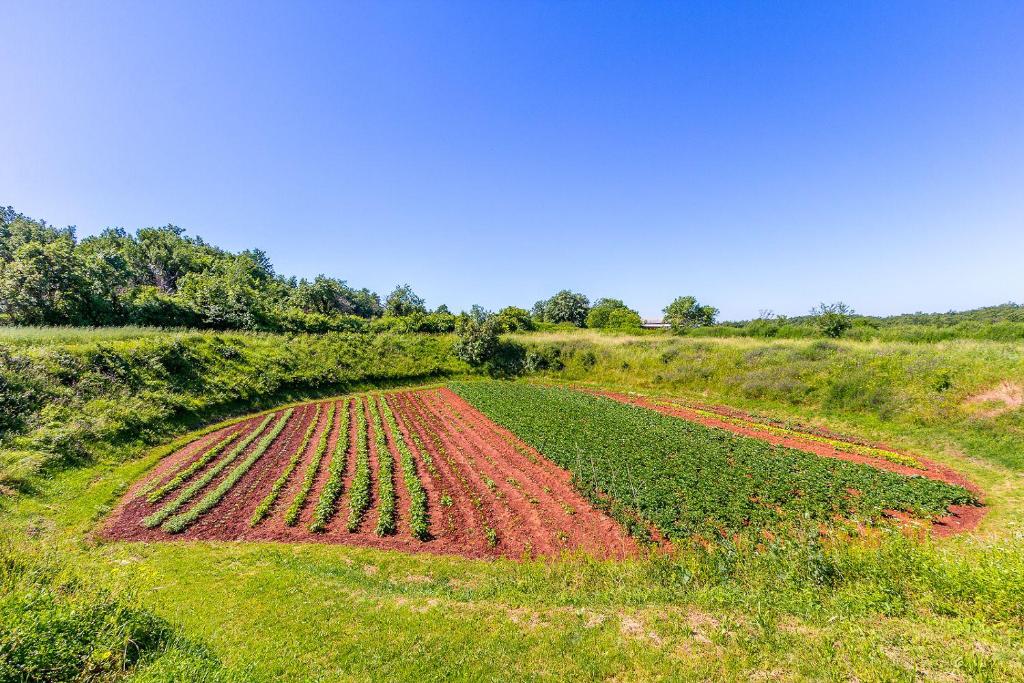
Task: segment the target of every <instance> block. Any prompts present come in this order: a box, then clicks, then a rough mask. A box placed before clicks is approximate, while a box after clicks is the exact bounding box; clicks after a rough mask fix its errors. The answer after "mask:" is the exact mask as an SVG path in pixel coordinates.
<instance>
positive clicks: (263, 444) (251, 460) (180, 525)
mask: <svg viewBox="0 0 1024 683" xmlns="http://www.w3.org/2000/svg"><path fill="white" fill-rule="evenodd" d="M292 412H293V409H291V408H289V409H288V410H286V411H285V412H284V415H282V416H281V418H280V419H279V420H278V421H277V423H276V424H275V425H274V427H273V428H272V429H271V430H270V432H268V433H267V434H266V436H264V437H263V438H262V439H260V441H259V443H257V444H256V448H254V449H253V451H252V453H250V454H249V455H248V456H247V457H246V458H245V460H243V461H242V462H240V463H239V464H238V465H236V466H235V469H233V470H231V471H230V472H229V473H228V475H227V476H226V477H224V479H222V480H221V482H220V483H219V484H217V486H216V488H214V489H213V490H212V491H209V492H208V493H207V494H206V495H204V496H203V497H202V498H200V499H199V502H198V503H196V504H195V505H194V506H192V507H191V508H189V509H188V510H186V511H185V512H180V513H178V514H176V515H174V516H173V517H171V518H170V519H168V520H167V521H166V522H164V523H163V527H162V528H163V530H164V531H169V532H171V533H172V534H177V533H181V532H182V531H184V530H185V529H187V528H188V527H190V526H192V524H194V523H195V521H196V520H198V519H199V518H200V517H201V516H202V515H204V514H206V513H207V512H209V511H210V510H212V509H213V508H214V507H216V506H217V503H219V502H220V501H221V499H222V498H224V496H226V495H227V494H228V491H230V490H231V489H232V488H234V486H235V484H237V483H238V481H239V480H240V479H241V478H242V477H244V476H245V473H246V472H248V471H249V470H250V469H252V466H253V465H255V464H256V461H257V460H259V459H260V458H262V457H263V454H264V453H265V452H266V451H267V449H268V448H270V446H271V444H273V443H274V441H275V440H276V439H277V437H278V436H279V435H280V434H281V431H282V430H283V429H284V427H285V425H286V424H287V423H288V420H289V419H290V418H291V416H292Z"/></svg>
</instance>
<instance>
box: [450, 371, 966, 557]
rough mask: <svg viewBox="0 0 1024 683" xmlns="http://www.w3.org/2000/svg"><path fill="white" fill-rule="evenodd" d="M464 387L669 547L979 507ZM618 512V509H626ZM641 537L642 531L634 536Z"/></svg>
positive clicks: (614, 415) (599, 408) (693, 430)
mask: <svg viewBox="0 0 1024 683" xmlns="http://www.w3.org/2000/svg"><path fill="white" fill-rule="evenodd" d="M452 388H453V389H454V390H455V391H456V392H458V393H459V394H460V395H462V396H463V397H464V398H465V399H466V400H468V401H469V402H470V403H471V404H473V405H474V406H475V407H476V408H478V409H479V410H481V411H482V412H483V413H485V414H486V415H488V416H489V417H490V418H491V419H492V420H494V421H495V422H497V423H499V424H501V425H503V426H505V427H506V428H508V429H510V430H511V431H512V432H514V433H515V434H517V435H518V436H519V437H521V438H522V439H523V440H524V441H526V442H527V443H529V444H530V445H532V446H534V447H535V448H537V449H538V450H539V451H540V452H541V453H542V454H544V455H545V456H547V457H548V458H550V459H552V460H553V461H555V462H556V463H557V464H558V465H561V466H562V467H564V468H566V469H568V470H569V471H571V472H572V474H573V481H574V482H575V483H576V485H577V486H578V487H579V488H580V489H581V491H582V492H583V493H584V494H585V495H587V496H588V497H589V498H590V499H591V500H592V501H593V502H594V503H595V504H596V505H599V506H601V507H604V508H605V509H611V510H613V511H614V509H615V508H616V507H618V508H619V509H618V512H619V514H618V515H617V516H618V517H619V518H620V519H622V518H624V517H630V516H639V518H641V519H642V520H644V521H646V522H649V523H652V524H653V525H654V526H655V527H657V528H658V529H660V530H661V531H662V532H663V533H664V534H665V535H666V536H668V537H669V538H684V537H687V536H690V535H692V534H695V533H698V534H709V535H716V534H732V533H740V532H743V531H744V530H746V531H748V532H754V531H758V530H761V529H767V528H776V527H779V526H782V525H785V524H804V523H808V522H810V523H814V524H817V523H832V522H833V520H835V519H836V518H837V517H839V518H842V519H848V520H855V519H859V520H862V521H866V522H867V521H872V520H875V519H878V518H879V517H881V516H882V515H883V512H884V511H885V510H889V509H895V510H905V511H908V512H912V513H913V514H916V515H921V516H934V515H940V514H943V513H944V512H945V510H946V508H947V507H948V506H949V505H952V504H974V503H976V502H977V501H976V499H975V497H974V496H973V495H972V494H971V493H970V492H968V491H967V490H966V489H964V488H962V487H959V486H954V485H951V484H947V483H944V482H940V481H935V480H932V479H926V478H923V477H906V476H903V475H899V474H896V473H893V472H889V471H884V470H879V469H876V468H873V467H869V466H866V465H861V464H858V463H851V462H848V461H844V460H838V459H834V458H822V457H819V456H817V455H814V454H811V453H806V452H803V451H798V450H794V449H789V448H782V447H778V446H773V445H771V444H768V443H766V442H764V441H760V440H757V439H753V438H750V437H744V436H739V435H735V434H732V433H730V432H727V431H724V430H720V429H713V428H710V427H706V426H704V425H701V424H697V423H694V422H688V421H685V420H680V419H677V418H673V417H669V416H667V415H664V414H662V413H659V412H656V411H654V410H649V409H645V408H641V407H637V406H632V405H627V404H623V403H619V402H616V401H613V400H611V399H607V398H600V397H596V396H593V395H590V394H584V393H582V392H577V391H571V390H568V389H563V388H559V387H540V386H531V385H525V384H518V383H500V382H488V381H482V382H468V383H456V384H454V385H453V386H452ZM616 504H617V505H616ZM634 528H635V527H634Z"/></svg>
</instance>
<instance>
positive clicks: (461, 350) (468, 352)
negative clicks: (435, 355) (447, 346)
mask: <svg viewBox="0 0 1024 683" xmlns="http://www.w3.org/2000/svg"><path fill="white" fill-rule="evenodd" d="M500 330H501V328H500V326H499V324H498V322H497V321H496V320H494V319H487V320H484V321H483V322H480V321H477V320H474V319H473V318H468V319H466V320H463V321H461V322H460V324H459V328H458V334H459V339H458V341H457V342H456V343H455V346H454V347H453V351H454V352H455V356H456V357H457V358H459V359H460V360H464V361H466V362H467V363H468V364H469V365H471V366H473V367H482V366H484V365H486V364H487V363H488V362H490V361H491V360H492V359H493V358H494V356H495V355H496V354H497V351H498V346H499V342H500V340H499V337H498V334H499V332H500Z"/></svg>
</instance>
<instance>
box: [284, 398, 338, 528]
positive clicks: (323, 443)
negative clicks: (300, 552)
mask: <svg viewBox="0 0 1024 683" xmlns="http://www.w3.org/2000/svg"><path fill="white" fill-rule="evenodd" d="M336 409H337V404H336V403H334V402H333V401H332V402H331V403H330V405H328V407H327V425H326V426H325V427H324V430H323V431H322V432H321V433H320V440H319V441H318V442H317V444H316V450H315V451H314V452H313V458H312V459H311V460H310V461H309V465H308V466H307V467H306V474H305V476H304V477H303V478H302V486H301V487H300V488H299V490H298V491H297V492H296V493H295V497H294V498H293V499H292V502H291V505H289V506H288V510H287V511H286V512H285V515H284V523H285V524H286V525H288V526H295V525H296V524H298V523H299V514H300V513H301V512H302V506H303V505H305V504H306V498H308V497H309V492H310V491H312V490H313V485H314V484H315V483H316V475H317V474H318V473H319V472H320V463H321V462H323V459H324V455H325V454H326V453H327V442H328V440H329V439H330V438H331V433H332V432H334V412H335V410H336Z"/></svg>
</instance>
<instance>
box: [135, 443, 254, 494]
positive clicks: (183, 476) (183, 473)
mask: <svg viewBox="0 0 1024 683" xmlns="http://www.w3.org/2000/svg"><path fill="white" fill-rule="evenodd" d="M241 433H242V432H241V431H237V432H232V433H231V434H228V435H227V436H226V437H224V438H223V439H221V440H220V441H218V442H217V443H215V444H214V445H213V446H212V447H211V448H209V449H208V450H207V451H206V452H205V453H203V454H202V455H201V456H199V457H198V458H196V459H195V461H194V462H192V464H190V465H188V466H186V467H183V468H182V469H181V470H180V471H179V472H178V473H177V474H175V475H174V476H173V477H171V478H170V479H169V480H168V481H167V483H165V484H163V485H162V486H160V487H159V488H156V489H154V490H152V491H150V493H149V495H147V496H146V502H147V503H150V504H153V503H157V502H159V501H160V500H163V498H164V497H165V496H166V495H167V494H168V493H171V492H172V491H176V490H177V489H178V487H180V486H181V485H182V484H184V483H185V482H186V481H187V480H188V478H189V477H191V476H192V475H193V474H195V473H196V472H198V471H199V470H201V469H203V468H204V467H206V465H208V464H209V463H210V461H212V460H213V459H214V458H216V457H217V456H218V455H219V454H220V452H221V451H222V450H224V449H225V448H227V446H228V445H229V444H230V443H231V442H232V441H234V440H235V439H237V438H238V437H239V435H240V434H241ZM153 483H154V484H155V483H156V482H155V481H154V482H153Z"/></svg>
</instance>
